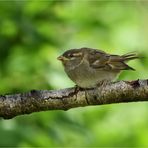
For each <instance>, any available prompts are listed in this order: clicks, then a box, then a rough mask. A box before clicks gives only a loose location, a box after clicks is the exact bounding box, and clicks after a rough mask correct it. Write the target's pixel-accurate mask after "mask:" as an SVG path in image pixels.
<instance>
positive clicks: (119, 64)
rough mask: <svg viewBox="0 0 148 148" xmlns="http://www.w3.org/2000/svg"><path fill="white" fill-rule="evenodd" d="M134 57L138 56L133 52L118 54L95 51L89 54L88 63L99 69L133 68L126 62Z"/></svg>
mask: <svg viewBox="0 0 148 148" xmlns="http://www.w3.org/2000/svg"><path fill="white" fill-rule="evenodd" d="M136 58H138V57H137V56H136V55H133V54H126V55H123V56H119V55H111V54H107V53H102V52H99V51H95V52H93V53H90V55H89V64H90V66H91V67H92V68H95V69H99V70H113V71H118V70H134V69H133V68H132V67H130V66H128V65H127V64H126V62H127V61H128V60H132V59H136Z"/></svg>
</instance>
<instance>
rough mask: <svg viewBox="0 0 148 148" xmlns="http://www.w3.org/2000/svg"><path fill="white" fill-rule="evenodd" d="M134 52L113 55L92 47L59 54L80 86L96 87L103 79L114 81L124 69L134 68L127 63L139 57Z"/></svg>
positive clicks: (67, 70)
mask: <svg viewBox="0 0 148 148" xmlns="http://www.w3.org/2000/svg"><path fill="white" fill-rule="evenodd" d="M137 58H138V56H137V55H136V54H134V53H130V54H124V55H121V56H120V55H112V54H108V53H106V52H104V51H102V50H98V49H91V48H86V47H84V48H80V49H71V50H68V51H66V52H64V53H63V55H61V56H59V57H58V59H59V60H61V61H62V63H63V66H64V69H65V72H66V73H67V75H68V76H69V78H70V79H71V80H72V81H73V82H75V83H76V84H77V85H78V86H79V87H82V88H91V87H95V86H96V85H97V84H98V83H100V82H101V81H112V80H114V79H115V78H116V76H117V75H118V74H119V73H120V71H122V70H134V69H133V68H132V67H130V66H129V65H127V64H126V63H127V62H128V61H129V60H133V59H137Z"/></svg>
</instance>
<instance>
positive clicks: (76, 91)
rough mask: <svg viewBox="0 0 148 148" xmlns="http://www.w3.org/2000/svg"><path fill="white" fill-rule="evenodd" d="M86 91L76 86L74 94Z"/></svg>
mask: <svg viewBox="0 0 148 148" xmlns="http://www.w3.org/2000/svg"><path fill="white" fill-rule="evenodd" d="M82 90H84V89H83V88H81V87H79V86H78V85H75V90H74V93H78V92H79V91H82Z"/></svg>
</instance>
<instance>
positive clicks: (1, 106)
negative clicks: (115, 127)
mask: <svg viewBox="0 0 148 148" xmlns="http://www.w3.org/2000/svg"><path fill="white" fill-rule="evenodd" d="M137 101H148V80H135V81H130V82H129V81H119V82H114V83H110V84H107V85H102V86H100V87H96V88H92V89H87V90H86V89H85V90H84V89H83V90H79V91H76V89H75V88H67V89H62V90H32V91H30V92H27V93H20V94H12V95H1V96H0V117H3V118H4V119H10V118H13V117H15V116H18V115H23V114H30V113H33V112H39V111H46V110H68V109H71V108H74V107H82V106H89V105H102V104H111V103H124V102H137Z"/></svg>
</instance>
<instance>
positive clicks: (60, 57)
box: [57, 56, 68, 62]
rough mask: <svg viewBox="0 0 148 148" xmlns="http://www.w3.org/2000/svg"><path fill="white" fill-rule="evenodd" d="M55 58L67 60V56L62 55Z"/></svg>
mask: <svg viewBox="0 0 148 148" xmlns="http://www.w3.org/2000/svg"><path fill="white" fill-rule="evenodd" d="M57 59H58V60H60V61H62V62H63V61H67V60H68V58H66V57H64V56H59V57H57Z"/></svg>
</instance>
